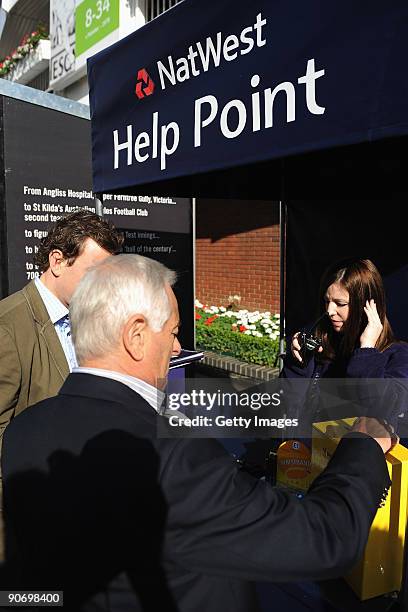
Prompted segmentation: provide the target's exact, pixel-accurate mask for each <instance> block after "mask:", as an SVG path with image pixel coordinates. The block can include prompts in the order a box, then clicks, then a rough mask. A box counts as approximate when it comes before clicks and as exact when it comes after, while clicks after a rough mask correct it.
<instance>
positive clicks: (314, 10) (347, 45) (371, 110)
mask: <svg viewBox="0 0 408 612" xmlns="http://www.w3.org/2000/svg"><path fill="white" fill-rule="evenodd" d="M407 32H408V4H407V3H406V2H405V1H404V2H403V1H402V0H395V1H394V2H392V3H389V2H385V1H384V0H370V2H368V1H362V2H355V1H351V0H342V2H340V1H339V0H337V1H334V2H327V1H325V0H309V1H308V2H304V1H300V0H293V1H292V2H287V1H283V0H258V1H257V2H255V3H251V2H247V1H244V0H217V2H214V3H212V2H202V1H200V0H185V1H184V2H181V3H180V4H178V5H177V6H175V7H174V8H173V9H171V10H169V11H168V12H166V13H164V14H163V15H162V16H161V17H159V18H157V19H155V20H153V21H152V22H150V23H148V24H147V25H146V26H144V27H143V28H141V29H139V30H137V31H136V32H135V33H134V34H131V35H130V36H128V37H127V38H125V39H123V40H121V41H119V42H118V43H116V44H115V45H113V46H112V47H109V48H108V49H106V50H104V51H102V52H100V53H99V54H97V55H96V56H94V57H93V58H91V59H90V60H89V61H88V73H89V84H90V104H91V118H92V150H93V176H94V190H95V191H96V192H103V191H111V190H114V189H125V188H128V187H131V186H138V185H139V186H140V185H143V184H147V183H156V182H159V181H164V180H168V179H174V178H176V177H183V176H191V175H195V174H197V173H208V172H211V171H215V170H222V169H225V168H233V167H238V166H242V165H246V164H254V163H258V162H265V161H268V160H272V159H276V158H280V157H287V156H289V155H294V154H298V153H305V152H310V151H317V150H322V149H327V148H332V147H337V146H339V145H346V144H355V143H363V142H367V141H372V140H379V139H383V138H387V137H390V136H396V135H406V134H408V79H407V76H406V66H405V64H406V61H407V57H408V36H407Z"/></svg>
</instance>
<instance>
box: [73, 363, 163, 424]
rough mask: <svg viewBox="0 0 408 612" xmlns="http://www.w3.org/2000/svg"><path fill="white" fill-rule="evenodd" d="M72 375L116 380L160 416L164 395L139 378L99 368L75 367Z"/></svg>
mask: <svg viewBox="0 0 408 612" xmlns="http://www.w3.org/2000/svg"><path fill="white" fill-rule="evenodd" d="M73 374H93V375H94V376H102V377H103V378H110V379H111V380H117V381H118V382H121V383H123V384H124V385H126V386H128V387H130V389H132V391H135V392H136V393H138V394H139V395H141V396H142V397H143V399H144V400H146V402H147V403H148V404H150V406H151V407H152V408H154V410H156V412H158V413H159V414H161V410H160V407H161V405H162V403H163V400H164V398H165V394H164V393H163V391H160V389H156V387H153V386H152V385H149V383H147V382H145V381H144V380H140V378H135V377H134V376H129V375H127V374H121V373H120V372H114V371H112V370H101V369H99V368H84V367H80V366H79V367H76V368H74V369H73Z"/></svg>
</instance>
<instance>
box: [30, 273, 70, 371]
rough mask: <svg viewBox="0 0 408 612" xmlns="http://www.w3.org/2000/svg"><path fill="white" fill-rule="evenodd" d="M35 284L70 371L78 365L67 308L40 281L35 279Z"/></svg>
mask: <svg viewBox="0 0 408 612" xmlns="http://www.w3.org/2000/svg"><path fill="white" fill-rule="evenodd" d="M35 286H36V287H37V289H38V293H39V294H40V296H41V299H42V301H43V302H44V306H45V308H46V309H47V312H48V315H49V317H50V320H51V323H52V324H53V325H54V329H55V331H56V332H57V336H58V338H59V341H60V342H61V346H62V348H63V351H64V353H65V357H66V358H67V362H68V365H69V369H70V372H72V369H73V368H75V367H76V366H77V365H78V362H77V359H76V355H75V349H74V345H73V343H72V337H71V327H70V324H69V310H68V308H67V307H66V306H64V304H63V303H62V302H61V301H60V300H59V299H58V298H57V297H56V296H55V295H54V294H53V293H52V292H51V291H50V290H49V289H48V288H47V287H46V286H45V285H44V283H42V282H41V281H40V279H39V278H36V279H35Z"/></svg>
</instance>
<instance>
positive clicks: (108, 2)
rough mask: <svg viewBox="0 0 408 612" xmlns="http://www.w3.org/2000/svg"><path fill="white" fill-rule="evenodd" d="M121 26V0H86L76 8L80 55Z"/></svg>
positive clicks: (76, 47) (76, 27) (76, 46)
mask: <svg viewBox="0 0 408 612" xmlns="http://www.w3.org/2000/svg"><path fill="white" fill-rule="evenodd" d="M118 27H119V0H84V1H83V2H81V4H79V5H78V6H77V7H76V9H75V55H76V57H78V56H79V55H81V54H82V53H84V52H85V51H87V50H88V49H90V48H91V47H93V46H94V45H95V44H96V43H97V42H99V41H100V40H102V39H103V38H105V36H107V35H108V34H110V33H111V32H113V31H114V30H116V29H117V28H118Z"/></svg>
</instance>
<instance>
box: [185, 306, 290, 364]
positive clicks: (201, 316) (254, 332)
mask: <svg viewBox="0 0 408 612" xmlns="http://www.w3.org/2000/svg"><path fill="white" fill-rule="evenodd" d="M195 318H196V344H197V347H199V348H202V349H207V350H211V351H216V352H217V353H221V354H223V355H229V356H232V357H235V358H236V359H239V360H241V361H246V362H248V363H256V364H259V365H264V366H270V367H274V366H276V363H277V358H278V354H279V314H274V315H271V313H270V312H259V311H257V310H256V311H254V312H249V311H248V310H230V309H227V308H225V307H223V306H205V305H203V304H201V303H200V302H198V301H197V300H196V311H195Z"/></svg>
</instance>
